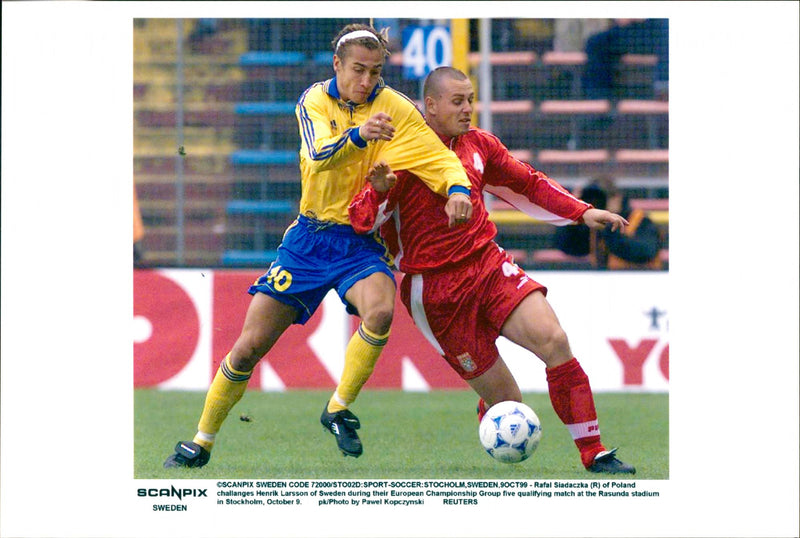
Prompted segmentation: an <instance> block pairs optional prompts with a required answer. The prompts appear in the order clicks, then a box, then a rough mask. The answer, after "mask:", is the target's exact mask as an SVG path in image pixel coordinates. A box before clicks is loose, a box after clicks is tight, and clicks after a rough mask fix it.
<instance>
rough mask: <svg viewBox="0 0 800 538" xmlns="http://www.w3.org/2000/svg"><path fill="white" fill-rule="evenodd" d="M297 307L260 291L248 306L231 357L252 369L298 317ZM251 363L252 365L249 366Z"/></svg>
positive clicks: (242, 367) (236, 364)
mask: <svg viewBox="0 0 800 538" xmlns="http://www.w3.org/2000/svg"><path fill="white" fill-rule="evenodd" d="M297 315H298V312H297V309H296V308H295V307H293V306H290V305H288V304H286V303H283V302H281V301H279V300H277V299H275V298H273V297H270V296H269V295H266V294H264V293H256V294H255V295H253V298H252V299H251V301H250V306H249V307H248V308H247V315H246V316H245V319H244V325H243V327H242V332H241V334H240V335H239V338H238V339H237V340H236V343H235V344H234V347H233V350H232V353H231V360H232V362H234V364H233V365H232V366H233V367H234V368H236V369H237V370H239V369H241V370H243V371H246V370H249V369H251V368H252V367H253V366H255V364H256V363H257V362H258V361H259V360H260V359H261V357H263V356H264V355H265V354H266V353H267V352H268V351H269V350H270V349H271V348H272V346H273V345H274V344H275V342H276V341H277V340H278V338H280V336H281V335H282V334H283V333H284V331H286V329H287V328H288V327H289V326H290V325H291V324H292V323H293V322H294V321H295V319H297ZM248 366H249V368H248Z"/></svg>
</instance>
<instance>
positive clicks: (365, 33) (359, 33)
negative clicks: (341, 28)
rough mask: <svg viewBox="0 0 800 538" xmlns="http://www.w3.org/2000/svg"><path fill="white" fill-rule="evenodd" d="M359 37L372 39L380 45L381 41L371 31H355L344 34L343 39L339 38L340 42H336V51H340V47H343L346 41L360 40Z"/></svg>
mask: <svg viewBox="0 0 800 538" xmlns="http://www.w3.org/2000/svg"><path fill="white" fill-rule="evenodd" d="M359 37H371V38H372V39H374V40H375V41H377V42H378V43H380V40H379V39H378V38H377V37H376V36H375V34H373V33H372V32H370V31H369V30H353V31H352V32H349V33H347V34H344V35H343V36H342V37H340V38H339V41H337V42H336V50H339V47H341V46H342V43H344V42H345V41H350V40H351V39H358V38H359Z"/></svg>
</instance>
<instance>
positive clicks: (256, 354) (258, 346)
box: [231, 334, 271, 372]
mask: <svg viewBox="0 0 800 538" xmlns="http://www.w3.org/2000/svg"><path fill="white" fill-rule="evenodd" d="M270 347H271V346H270V344H269V343H267V342H265V341H264V339H263V338H259V337H258V336H257V335H251V334H243V335H242V336H240V337H239V339H238V340H237V341H236V344H234V346H233V350H232V351H231V366H233V367H234V368H235V369H237V370H239V371H243V372H247V371H250V370H252V369H253V368H255V366H256V364H257V363H258V361H260V360H261V357H263V356H264V355H266V354H267V351H269V348H270Z"/></svg>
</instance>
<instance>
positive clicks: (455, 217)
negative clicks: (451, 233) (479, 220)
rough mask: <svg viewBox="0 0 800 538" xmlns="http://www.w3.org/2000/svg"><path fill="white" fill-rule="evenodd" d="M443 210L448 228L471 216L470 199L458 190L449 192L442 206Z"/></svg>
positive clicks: (463, 221) (461, 222) (465, 220)
mask: <svg viewBox="0 0 800 538" xmlns="http://www.w3.org/2000/svg"><path fill="white" fill-rule="evenodd" d="M444 212H445V213H446V214H447V224H448V226H449V227H450V228H452V227H453V226H455V225H457V224H463V223H465V222H467V221H468V220H469V219H471V218H472V200H470V199H469V196H467V195H466V194H462V193H460V192H457V193H455V194H451V195H450V197H449V198H448V199H447V204H446V205H445V206H444Z"/></svg>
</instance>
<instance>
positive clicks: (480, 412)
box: [478, 398, 489, 422]
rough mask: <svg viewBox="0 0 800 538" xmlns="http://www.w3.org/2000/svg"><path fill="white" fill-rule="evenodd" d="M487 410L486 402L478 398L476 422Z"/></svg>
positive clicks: (481, 418)
mask: <svg viewBox="0 0 800 538" xmlns="http://www.w3.org/2000/svg"><path fill="white" fill-rule="evenodd" d="M488 410H489V408H488V407H486V402H485V401H484V400H483V398H481V399H479V400H478V422H480V421H481V420H483V416H484V415H485V414H486V411H488Z"/></svg>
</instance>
